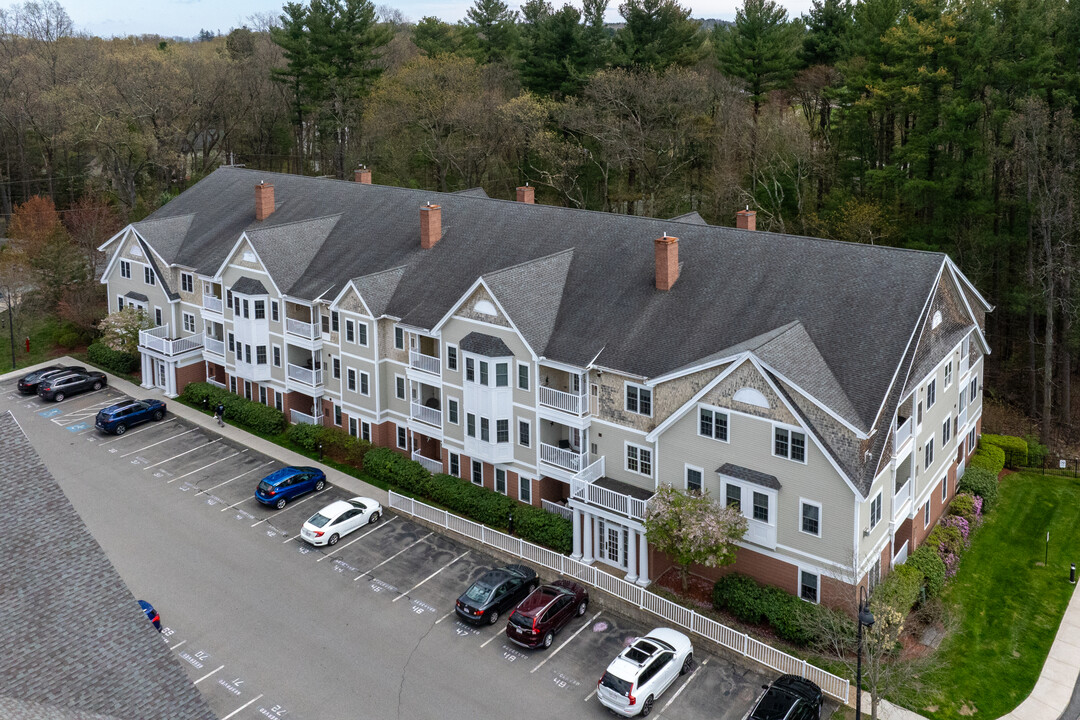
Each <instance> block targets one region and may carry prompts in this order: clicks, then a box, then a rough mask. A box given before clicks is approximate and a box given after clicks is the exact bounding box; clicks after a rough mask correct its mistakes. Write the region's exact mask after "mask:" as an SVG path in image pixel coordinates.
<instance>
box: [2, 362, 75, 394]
mask: <svg viewBox="0 0 1080 720" xmlns="http://www.w3.org/2000/svg"><path fill="white" fill-rule="evenodd" d="M64 371H67V372H86V368H84V367H65V366H63V365H50V366H48V367H43V368H38V369H37V370H35V371H34V372H32V373H30V374H29V375H24V376H23V377H22V378H20V379H19V392H21V393H22V394H23V395H34V394H36V393H37V389H38V385H39V384H40V383H41V381H42V380H44V379H45V378H48V377H53V376H54V375H56V374H57V373H61V372H64Z"/></svg>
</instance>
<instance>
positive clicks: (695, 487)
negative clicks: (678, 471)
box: [686, 465, 704, 493]
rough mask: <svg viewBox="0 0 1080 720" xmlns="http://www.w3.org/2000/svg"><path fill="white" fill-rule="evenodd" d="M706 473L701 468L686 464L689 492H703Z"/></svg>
mask: <svg viewBox="0 0 1080 720" xmlns="http://www.w3.org/2000/svg"><path fill="white" fill-rule="evenodd" d="M703 476H704V473H703V472H702V471H701V468H696V467H690V466H689V465H687V466H686V490H687V492H697V493H699V492H701V491H702V489H703V488H704V480H703Z"/></svg>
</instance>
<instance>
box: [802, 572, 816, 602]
mask: <svg viewBox="0 0 1080 720" xmlns="http://www.w3.org/2000/svg"><path fill="white" fill-rule="evenodd" d="M820 581H821V578H820V577H819V576H818V575H816V574H814V573H812V572H808V571H806V570H800V571H799V597H801V598H802V599H803V600H806V601H807V602H812V603H816V602H817V601H818V584H819V583H820Z"/></svg>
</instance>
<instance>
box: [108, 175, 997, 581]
mask: <svg viewBox="0 0 1080 720" xmlns="http://www.w3.org/2000/svg"><path fill="white" fill-rule="evenodd" d="M532 199H533V189H532V188H530V187H527V186H526V187H523V188H519V189H518V201H516V202H513V201H504V200H495V199H491V198H488V197H486V196H485V195H484V194H483V193H482V191H480V192H477V191H468V192H464V193H435V192H426V191H418V190H411V189H404V188H395V187H386V186H379V185H373V184H371V183H370V173H362V172H360V171H358V173H357V178H356V182H343V181H336V180H327V179H320V178H307V177H299V176H291V175H279V174H273V173H263V172H256V171H251V170H245V169H240V168H221V169H219V170H217V171H215V172H214V173H212V174H211V175H210V176H208V177H207V178H206V179H204V180H202V181H200V182H198V183H197V184H196V185H194V186H193V187H192V188H191V189H189V190H187V191H186V192H184V193H183V194H181V195H180V196H179V197H177V198H176V199H174V200H173V201H171V202H170V203H168V204H167V205H166V206H165V207H163V208H161V209H160V210H158V211H157V212H155V213H154V214H153V215H151V216H150V217H149V218H147V219H146V220H143V221H141V222H137V223H133V224H131V225H129V226H128V227H126V228H124V229H123V230H122V231H121V232H119V233H118V234H117V235H116V236H115V237H114V238H112V239H111V240H110V241H109V242H108V243H106V244H105V245H104V246H103V249H105V250H107V251H108V252H109V258H110V259H109V263H108V267H107V269H106V271H105V273H104V275H103V279H102V282H103V283H105V284H106V285H107V287H108V295H109V304H110V309H111V310H116V309H118V308H122V307H124V306H127V305H135V306H137V307H139V308H141V309H143V310H145V311H146V313H147V314H149V315H150V317H152V318H153V319H154V321H155V324H156V325H157V327H155V328H154V329H152V330H147V331H145V332H143V333H142V334H141V337H140V345H139V347H140V351H141V353H142V359H143V367H142V377H143V385H144V386H145V387H148V388H149V387H157V388H160V389H161V390H162V391H163V392H164V393H165V394H166V395H175V394H177V393H178V392H179V391H181V390H182V389H183V387H184V385H185V384H187V383H189V382H192V381H196V380H206V381H209V382H212V383H216V384H218V385H220V386H221V387H225V388H228V389H229V390H231V391H232V392H235V393H238V394H241V395H243V396H245V397H247V398H250V399H251V400H254V401H257V402H261V403H265V404H267V405H272V406H275V407H277V408H279V409H281V410H282V411H284V412H285V414H286V416H287V417H288V418H289V419H290V420H291V421H292V422H307V423H321V424H326V425H334V426H339V427H341V428H343V429H344V430H346V431H347V432H349V433H351V434H353V435H355V436H357V437H361V438H364V439H366V440H370V441H371V442H373V443H375V444H378V445H384V446H387V447H392V448H396V449H398V450H399V451H400V452H402V453H405V454H407V455H408V456H410V457H412V458H413V459H415V460H417V461H418V462H420V463H422V464H424V465H425V466H426V467H428V468H429V469H431V470H432V471H433V472H444V473H449V474H451V475H455V476H458V477H461V478H463V479H464V480H465V481H470V482H474V483H476V484H478V485H483V486H484V487H487V488H489V489H491V490H492V491H493V492H499V493H503V494H506V495H509V496H511V497H513V498H515V499H517V500H518V501H520V502H523V503H529V504H532V505H537V506H544V507H547V508H549V509H551V510H552V511H555V512H561V513H564V514H566V515H567V516H569V517H572V518H573V521H574V555H575V557H580V558H582V559H583V560H584V561H586V562H596V563H602V564H603V565H605V566H609V569H611V568H613V569H616V570H618V571H621V572H623V573H625V576H626V577H627V578H628V579H629V580H632V581H636V582H639V583H641V584H648V583H649V582H651V580H652V579H653V578H654V577H655V576H656V574H657V572H660V571H663V570H664V569H665V568H666V567H668V566H669V565H670V562H669V560H668V559H667V558H665V557H664V556H663V555H662V554H660V553H658V552H657V551H656V550H655V549H654V548H651V547H650V546H649V544H648V543H647V541H646V538H645V534H644V528H643V524H642V521H643V519H644V516H645V512H646V508H647V505H648V501H649V498H650V497H651V495H652V494H653V492H655V490H656V489H657V488H658V487H659V485H660V484H662V483H668V484H671V485H674V486H675V487H678V488H681V489H687V490H700V491H707V492H708V493H709V495H710V496H711V497H712V498H713V499H714V500H715V501H716V502H723V503H727V504H729V505H735V506H737V507H738V508H739V510H740V511H741V512H742V513H743V514H744V515H745V516H746V518H747V522H748V525H749V530H748V531H747V533H746V536H745V537H744V539H743V541H742V542H741V544H740V550H739V553H738V559H737V561H736V563H735V565H734V569H735V570H738V571H740V572H744V573H747V574H749V575H752V576H754V577H756V578H758V579H760V580H762V581H765V582H768V583H771V584H774V585H778V586H780V587H783V588H785V589H787V590H789V591H790V592H792V593H795V594H797V595H799V596H801V597H803V598H804V599H806V600H808V601H811V602H819V601H821V600H822V599H823V598H824V599H829V596H830V595H831V594H833V593H848V592H850V590H851V588H852V587H853V586H854V585H855V584H858V583H864V582H865V583H868V584H871V585H872V584H873V583H875V582H876V581H877V580H878V579H879V578H880V577H882V576H883V575H884V574H885V573H886V572H888V570H889V569H890V568H891V567H892V566H893V565H894V564H896V563H900V562H903V561H904V559H905V558H906V557H907V554H908V553H909V552H910V551H911V550H912V549H914V547H916V546H917V545H918V544H919V543H920V542H921V541H922V539H923V538H924V537H925V536H926V534H927V533H928V532H929V529H930V528H931V527H932V525H933V524H934V523H935V522H936V521H937V519H938V517H939V516H940V514H941V513H942V511H943V509H944V507H945V506H946V505H947V503H948V501H949V500H950V498H951V497H952V496H953V494H954V493H955V491H956V479H957V477H958V476H959V474H961V473H962V471H963V466H964V463H965V462H966V460H967V458H968V456H969V454H970V453H971V452H972V451H973V449H974V445H975V442H976V439H977V437H978V434H979V431H980V424H981V414H982V404H981V398H982V392H981V382H982V381H981V377H982V365H983V363H982V358H983V356H984V355H986V354H987V353H988V352H989V347H988V345H987V343H986V339H985V336H984V321H985V314H986V313H987V312H989V311H990V310H991V307H990V306H989V304H988V303H987V302H986V301H985V300H984V299H983V298H982V296H981V295H980V294H979V292H978V291H977V290H976V289H975V287H974V286H973V285H972V284H971V283H970V282H969V281H968V280H967V279H966V278H965V277H964V275H963V274H962V273H961V272H960V270H959V268H958V267H957V266H956V265H955V264H954V263H953V262H952V261H951V260H950V259H949V258H948V256H946V255H943V254H940V253H930V252H920V251H912V250H904V249H898V248H890V247H881V246H870V245H860V244H850V243H841V242H836V241H831V240H821V239H814V238H807V237H799V236H792V235H780V234H775V233H767V232H759V231H756V230H755V229H754V224H755V217H754V213H753V212H750V211H743V212H740V213H739V216H738V218H737V224H738V227H736V228H729V227H717V226H710V225H707V224H705V223H704V222H703V221H702V220H701V218H700V217H699V216H697V215H696V214H695V213H692V214H690V215H687V216H681V217H678V218H673V219H670V220H658V219H652V218H642V217H632V216H625V215H614V214H609V213H600V212H591V211H584V210H574V209H567V208H559V207H550V206H542V205H537V204H535V203H533V202H532ZM726 571H727V570H726V569H725V570H724V572H726ZM838 597H839V595H838Z"/></svg>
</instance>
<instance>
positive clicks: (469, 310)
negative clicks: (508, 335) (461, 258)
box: [454, 287, 511, 328]
mask: <svg viewBox="0 0 1080 720" xmlns="http://www.w3.org/2000/svg"><path fill="white" fill-rule="evenodd" d="M482 300H487V301H488V302H489V303H491V304H492V305H495V308H496V310H498V305H497V304H496V303H495V299H494V298H492V297H491V295H489V294H488V292H487V290H485V289H484V288H482V287H478V288H476V290H475V291H474V292H473V294H472V295H470V296H469V298H468V300H466V301H465V302H463V303H461V306H460V307H459V308H458V309H457V312H455V313H454V314H455V315H457V316H458V317H463V318H469V319H470V320H479V321H480V322H486V323H490V324H491V325H499V326H500V327H505V328H508V327H511V325H510V321H509V320H507V319H506V318H505V317H503V314H502V313H498V314H497V315H488V314H487V313H481V312H476V304H477V303H479V302H480V301H482Z"/></svg>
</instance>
